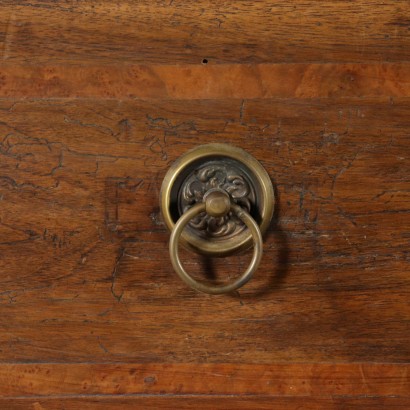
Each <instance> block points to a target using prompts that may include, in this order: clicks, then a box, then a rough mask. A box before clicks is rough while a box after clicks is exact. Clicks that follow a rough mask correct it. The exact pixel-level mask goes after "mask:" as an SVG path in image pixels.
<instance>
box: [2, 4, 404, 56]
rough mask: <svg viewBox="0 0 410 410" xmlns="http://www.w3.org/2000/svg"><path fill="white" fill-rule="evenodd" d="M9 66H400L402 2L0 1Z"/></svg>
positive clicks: (3, 38) (402, 37) (401, 52)
mask: <svg viewBox="0 0 410 410" xmlns="http://www.w3.org/2000/svg"><path fill="white" fill-rule="evenodd" d="M0 13H1V14H0V16H1V18H0V21H1V22H2V26H3V27H2V29H1V30H0V31H1V33H2V36H1V37H0V39H1V40H2V43H3V44H2V47H0V50H1V52H0V53H1V54H0V57H1V59H3V60H7V61H11V62H13V63H24V64H33V63H58V64H72V63H73V62H80V63H90V62H97V63H109V64H112V63H114V62H119V63H121V64H123V63H124V62H128V63H143V64H146V63H147V62H149V63H157V64H163V63H164V64H175V63H188V64H199V63H201V62H202V61H203V59H204V58H205V59H208V61H209V63H211V64H213V63H276V62H287V63H308V62H360V63H362V62H369V61H374V62H382V61H409V58H410V53H409V52H408V50H409V48H410V31H409V30H408V28H409V25H410V21H409V15H410V5H409V3H408V1H407V0H389V1H382V2H381V1H378V0H356V1H333V0H326V1H320V2H318V1H312V0H310V1H304V0H293V1H291V2H289V1H287V0H276V1H273V0H269V1H268V0H265V1H243V0H235V1H229V2H220V1H212V0H200V1H198V0H184V1H181V0H163V1H161V0H156V1H152V0H143V1H141V0H140V1H138V2H135V1H133V0H128V1H125V0H122V1H118V0H117V1H112V0H104V1H101V0H100V1H97V2H96V1H92V0H88V1H81V2H65V1H62V0H60V1H48V0H32V1H30V2H26V1H24V0H19V1H15V0H7V1H4V0H3V1H2V2H1V5H0Z"/></svg>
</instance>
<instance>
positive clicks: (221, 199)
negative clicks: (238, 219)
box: [204, 188, 231, 218]
mask: <svg viewBox="0 0 410 410" xmlns="http://www.w3.org/2000/svg"><path fill="white" fill-rule="evenodd" d="M204 202H205V211H206V213H207V214H208V215H210V216H213V217H215V218H219V217H221V216H225V215H226V214H227V213H228V212H229V210H230V209H231V199H230V198H229V194H228V193H227V192H226V191H224V190H222V189H218V188H215V189H210V190H209V191H208V192H206V193H205V195H204Z"/></svg>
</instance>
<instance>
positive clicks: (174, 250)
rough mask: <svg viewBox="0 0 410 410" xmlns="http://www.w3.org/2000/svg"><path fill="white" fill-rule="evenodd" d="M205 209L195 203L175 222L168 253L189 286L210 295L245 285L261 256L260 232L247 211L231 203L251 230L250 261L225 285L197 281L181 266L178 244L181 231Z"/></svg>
mask: <svg viewBox="0 0 410 410" xmlns="http://www.w3.org/2000/svg"><path fill="white" fill-rule="evenodd" d="M205 209H206V205H205V203H200V204H197V205H195V206H193V207H192V208H190V209H189V210H188V211H186V212H185V213H184V214H183V215H182V216H181V217H180V218H179V219H178V221H177V222H176V224H175V226H174V229H173V230H172V232H171V238H170V242H169V253H170V256H171V263H172V266H173V268H174V270H175V272H176V273H177V274H178V276H179V277H180V278H181V279H182V280H183V281H184V282H185V283H186V284H187V285H189V286H190V287H191V288H193V289H195V290H197V291H199V292H203V293H209V294H212V295H219V294H222V293H229V292H232V291H233V290H236V289H238V288H240V287H241V286H243V285H245V283H247V282H248V281H249V280H250V279H251V278H252V276H253V273H254V272H255V270H256V269H257V268H258V265H259V262H260V261H261V258H262V248H263V242H262V234H261V231H260V229H259V226H258V224H257V223H256V222H255V220H254V219H253V218H252V217H251V216H250V215H249V214H248V212H246V211H245V210H243V209H242V208H241V207H240V206H238V205H236V204H233V203H231V207H230V210H231V211H233V212H235V214H236V215H237V216H238V218H240V219H241V220H242V221H243V222H244V223H245V225H246V226H247V227H248V228H249V230H250V231H251V234H252V237H253V242H254V250H253V256H252V260H251V263H250V264H249V266H248V269H246V271H245V272H244V273H243V274H242V275H241V276H240V277H239V278H238V279H236V280H235V281H234V282H232V283H229V284H227V285H222V286H212V285H206V284H204V283H201V282H198V281H196V280H195V279H194V278H193V277H192V276H190V275H189V274H188V273H187V272H186V270H185V269H184V267H183V266H182V263H181V260H180V259H179V255H178V244H179V238H180V236H181V234H182V231H183V230H184V228H185V226H186V225H187V224H188V222H189V221H190V220H191V219H192V218H194V217H195V216H196V215H198V214H199V213H201V212H204V211H205Z"/></svg>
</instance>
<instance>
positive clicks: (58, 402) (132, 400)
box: [0, 395, 409, 410]
mask: <svg viewBox="0 0 410 410" xmlns="http://www.w3.org/2000/svg"><path fill="white" fill-rule="evenodd" d="M408 404H409V401H408V400H407V399H403V398H397V397H349V398H346V397H344V398H341V397H334V398H311V397H302V398H299V397H260V396H258V397H243V396H242V397H232V396H231V397H225V396H212V397H203V396H193V397H192V396H189V397H187V396H182V397H181V396H175V395H173V396H166V397H146V396H142V397H141V396H136V397H135V396H132V397H129V396H128V397H127V396H125V397H124V396H123V395H121V396H114V397H104V396H96V397H92V396H91V397H88V396H87V397H84V396H82V397H78V398H66V397H60V398H52V399H43V398H36V399H32V398H30V399H3V400H2V399H0V406H2V408H3V409H7V410H21V409H24V410H27V409H31V410H61V409H64V410H78V409H79V408H82V409H84V408H87V409H91V410H93V409H96V410H100V409H101V408H104V409H121V410H122V409H152V408H155V409H169V410H174V409H182V410H185V409H198V408H200V409H201V410H214V409H215V408H220V409H224V410H242V409H257V410H283V409H286V410H301V409H303V410H322V409H323V410H356V409H358V408H361V409H364V408H367V409H372V410H377V409H389V410H396V409H397V410H407V409H408Z"/></svg>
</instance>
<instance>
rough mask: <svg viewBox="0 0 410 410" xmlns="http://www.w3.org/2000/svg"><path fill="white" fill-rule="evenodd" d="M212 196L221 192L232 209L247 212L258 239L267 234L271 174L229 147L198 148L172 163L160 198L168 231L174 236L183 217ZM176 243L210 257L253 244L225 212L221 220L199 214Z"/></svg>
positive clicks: (237, 220)
mask: <svg viewBox="0 0 410 410" xmlns="http://www.w3.org/2000/svg"><path fill="white" fill-rule="evenodd" d="M215 191H219V192H220V193H224V194H225V195H226V196H227V197H228V198H229V201H230V202H231V203H232V205H237V206H239V207H240V208H241V209H242V210H244V211H246V212H247V213H248V214H249V215H250V216H251V217H252V218H253V219H254V220H255V221H256V223H257V225H258V226H259V229H260V231H261V233H262V234H263V233H264V232H265V231H266V229H267V227H268V225H269V223H270V221H271V218H272V215H273V209H274V202H275V199H274V191H273V187H272V183H271V180H270V178H269V175H268V174H267V172H266V171H265V169H264V168H263V167H262V165H261V164H260V163H259V162H258V161H257V160H256V159H255V158H253V157H252V156H251V155H249V154H248V153H246V152H245V151H244V150H242V149H240V148H237V147H234V146H231V145H227V144H209V145H201V146H199V147H197V148H195V149H193V150H191V151H189V152H187V153H186V154H184V155H183V156H181V157H180V158H179V159H178V160H177V161H175V163H174V164H172V166H171V167H170V169H169V170H168V172H167V174H166V176H165V178H164V181H163V183H162V188H161V194H160V197H161V199H160V201H161V212H162V216H163V218H164V221H165V223H166V225H167V226H168V228H169V229H170V230H171V231H172V230H173V229H174V226H175V224H176V223H177V221H178V220H179V218H180V217H181V216H182V215H183V214H185V213H186V212H187V211H188V210H189V209H191V208H192V207H194V206H195V205H196V204H200V203H205V202H206V201H207V197H208V196H209V194H210V192H215ZM208 203H209V201H208ZM208 208H209V209H211V207H208ZM236 209H238V208H236ZM180 241H181V243H182V244H183V245H184V246H185V247H188V248H190V249H193V250H195V251H197V252H200V253H203V254H207V255H211V256H226V255H229V254H233V253H237V252H239V251H243V250H246V249H248V248H250V247H251V246H252V243H253V239H252V234H251V232H250V230H249V229H248V228H247V226H246V225H245V223H244V222H243V220H242V219H241V218H240V217H239V216H238V214H237V212H234V211H233V209H229V207H228V208H227V212H226V213H225V214H223V215H219V214H215V215H212V214H210V213H209V212H205V211H204V210H203V211H202V212H200V213H199V214H197V215H195V216H193V218H192V219H191V220H190V221H189V222H188V223H187V226H186V228H185V229H184V230H183V232H182V234H181V238H180Z"/></svg>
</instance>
